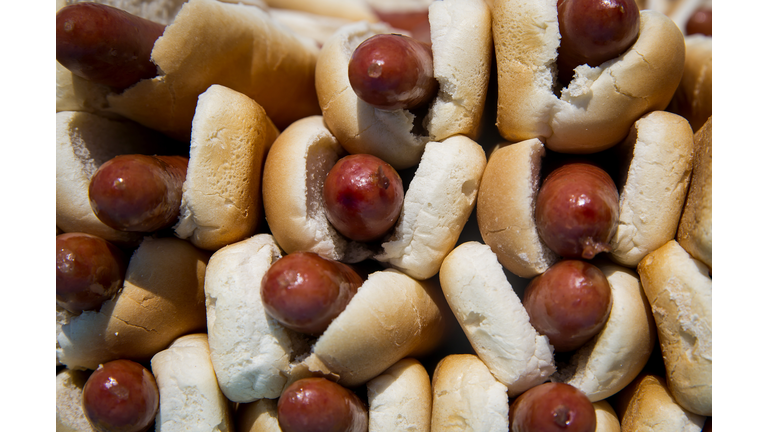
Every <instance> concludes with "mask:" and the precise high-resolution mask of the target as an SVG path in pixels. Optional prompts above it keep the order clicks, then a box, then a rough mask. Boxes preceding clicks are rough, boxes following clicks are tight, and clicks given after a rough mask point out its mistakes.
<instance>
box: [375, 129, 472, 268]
mask: <svg viewBox="0 0 768 432" xmlns="http://www.w3.org/2000/svg"><path fill="white" fill-rule="evenodd" d="M485 164H486V161H485V151H484V150H483V148H482V147H481V146H480V145H479V144H477V143H476V142H474V141H472V140H471V139H469V138H467V137H466V136H463V135H454V136H452V137H450V138H447V139H446V140H445V141H442V142H433V141H430V142H428V143H427V145H426V147H425V148H424V153H423V154H422V157H421V161H420V162H419V166H418V168H417V169H416V173H415V174H414V176H413V178H412V179H411V181H410V183H409V185H408V189H407V190H406V191H405V197H404V200H403V209H402V212H401V214H400V219H399V220H398V221H397V223H396V224H395V228H394V231H393V233H392V235H391V236H390V237H389V238H387V240H386V241H385V242H384V243H383V244H382V245H381V246H382V249H383V250H382V252H381V253H379V254H377V255H375V256H374V257H373V258H374V259H375V260H377V261H380V262H382V263H386V264H387V265H390V266H392V267H394V268H396V269H398V270H400V271H402V272H403V273H405V274H407V275H409V276H411V277H413V278H416V279H428V278H431V277H432V276H434V275H436V274H437V272H438V271H439V270H440V264H442V262H443V259H444V258H445V256H446V255H448V253H449V252H450V251H451V250H452V249H453V247H454V246H455V245H456V241H457V240H458V238H459V235H460V234H461V231H462V229H464V225H466V223H467V220H468V219H469V215H470V213H472V210H473V209H474V208H475V203H476V200H477V192H478V189H479V187H480V179H481V178H482V176H483V171H484V170H485Z"/></svg>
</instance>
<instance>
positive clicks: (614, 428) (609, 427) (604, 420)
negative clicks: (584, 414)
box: [592, 400, 621, 432]
mask: <svg viewBox="0 0 768 432" xmlns="http://www.w3.org/2000/svg"><path fill="white" fill-rule="evenodd" d="M592 406H593V407H595V417H596V418H597V427H596V428H595V432H621V423H619V417H618V416H617V415H616V411H614V409H613V407H612V406H611V404H609V403H608V402H606V401H604V400H602V401H599V402H592Z"/></svg>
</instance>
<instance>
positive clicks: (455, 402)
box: [431, 354, 509, 432]
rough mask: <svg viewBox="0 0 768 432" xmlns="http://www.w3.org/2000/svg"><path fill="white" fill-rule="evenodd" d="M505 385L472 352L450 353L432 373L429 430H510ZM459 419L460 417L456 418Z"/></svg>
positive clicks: (436, 431)
mask: <svg viewBox="0 0 768 432" xmlns="http://www.w3.org/2000/svg"><path fill="white" fill-rule="evenodd" d="M506 390H507V389H506V386H505V385H504V384H502V383H500V382H499V381H497V380H496V378H494V376H493V375H492V374H491V372H490V371H489V370H488V367H487V366H486V365H485V363H483V361H481V360H480V359H479V358H478V357H477V356H475V355H473V354H452V355H449V356H447V357H445V358H443V359H442V360H440V362H439V363H438V364H437V367H436V368H435V371H434V373H433V377H432V398H433V400H432V429H431V430H432V431H433V432H439V431H467V432H469V431H488V432H496V431H498V432H507V431H509V399H508V398H507V392H506ZM457 419H461V421H456V420H457Z"/></svg>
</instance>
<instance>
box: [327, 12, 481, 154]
mask: <svg viewBox="0 0 768 432" xmlns="http://www.w3.org/2000/svg"><path fill="white" fill-rule="evenodd" d="M429 16H430V25H431V35H432V51H433V59H434V61H433V66H434V76H435V77H436V78H437V80H438V82H439V83H440V89H441V90H440V91H439V93H438V96H437V98H436V99H435V100H434V101H432V102H431V104H430V107H429V113H428V114H427V115H426V118H425V119H424V122H423V125H418V124H415V122H417V121H421V120H420V119H417V118H416V117H415V116H414V115H413V114H412V113H410V112H409V111H407V110H402V109H400V110H393V111H387V110H381V109H377V108H374V107H373V106H371V105H369V104H368V103H366V102H364V101H362V100H361V99H359V98H358V97H357V95H356V94H355V92H354V91H353V90H352V87H351V85H350V83H349V76H348V65H349V60H350V58H351V56H352V53H353V51H354V49H355V48H356V47H357V46H358V45H359V44H360V43H362V42H363V41H364V40H366V39H368V38H369V37H371V36H374V35H375V34H380V33H389V32H390V31H391V29H390V28H388V27H386V26H384V25H380V24H370V23H364V22H361V23H356V24H352V25H350V26H346V27H343V28H341V29H339V31H338V32H336V34H335V35H334V36H333V37H332V38H331V39H330V40H329V41H328V43H326V44H325V45H324V46H323V49H322V50H321V52H320V55H319V57H318V60H317V73H316V77H317V78H316V87H317V95H318V100H319V102H320V106H321V108H322V111H323V116H324V118H325V120H326V122H327V124H328V128H329V129H330V130H331V131H332V132H333V134H334V135H335V136H336V137H337V139H338V140H339V142H340V143H341V145H342V146H343V147H344V148H345V149H346V150H347V151H348V152H349V153H353V154H354V153H369V154H372V155H374V156H377V157H379V158H381V159H383V160H384V161H386V162H387V163H389V164H391V165H392V166H393V167H394V168H395V169H404V168H408V167H411V166H414V165H416V164H417V163H418V162H419V159H420V157H421V153H422V152H423V149H424V146H425V145H426V143H427V142H428V141H442V140H444V139H445V138H447V137H449V136H452V135H457V134H462V135H466V136H468V137H470V138H476V137H477V134H478V132H479V126H480V118H481V116H482V112H483V107H484V103H485V96H486V92H487V86H488V79H489V75H490V62H491V54H492V53H491V40H492V38H491V30H490V29H491V14H490V10H489V8H488V7H487V5H486V4H485V2H483V1H482V0H472V1H466V0H465V1H454V0H446V1H441V2H434V3H432V4H431V5H430V12H429ZM456 46H461V47H462V49H461V50H456V49H455V48H456ZM421 126H423V127H424V128H425V129H426V132H425V133H423V134H415V133H412V132H411V131H412V130H413V129H414V127H416V128H419V127H421Z"/></svg>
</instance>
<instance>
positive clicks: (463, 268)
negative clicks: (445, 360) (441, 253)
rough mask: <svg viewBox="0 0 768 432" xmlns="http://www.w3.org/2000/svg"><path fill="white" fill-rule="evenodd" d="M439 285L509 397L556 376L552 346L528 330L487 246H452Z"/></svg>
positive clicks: (516, 299)
mask: <svg viewBox="0 0 768 432" xmlns="http://www.w3.org/2000/svg"><path fill="white" fill-rule="evenodd" d="M440 285H441V287H442V288H443V293H444V294H445V298H446V300H447V301H448V305H449V306H450V308H451V310H452V311H453V314H454V315H455V316H456V319H457V320H458V322H459V325H460V326H461V328H462V330H463V331H464V333H465V334H466V335H467V339H469V342H470V344H471V345H472V347H473V348H474V350H475V352H476V353H477V356H478V357H479V358H480V359H481V360H482V361H483V362H484V363H485V364H486V365H487V366H488V369H489V370H490V371H491V373H492V374H493V375H494V376H495V377H496V379H497V380H499V381H500V382H501V383H503V384H504V385H506V386H507V388H508V392H509V394H510V396H516V395H518V394H521V393H523V392H524V391H525V390H528V389H529V388H531V387H533V386H535V385H536V384H541V383H543V382H544V381H546V380H547V379H548V378H549V377H550V375H552V373H553V372H555V365H554V357H553V349H552V346H551V345H550V344H549V342H548V341H547V338H546V337H544V336H541V335H539V334H538V333H537V332H536V330H535V329H534V328H533V326H532V325H531V323H530V321H529V318H528V313H527V312H526V310H525V308H524V307H523V304H522V302H521V301H520V298H519V297H518V296H517V294H515V292H514V291H513V290H512V287H511V285H510V283H509V282H508V280H507V278H506V275H505V274H504V270H503V268H502V266H501V264H499V261H498V260H497V259H496V256H495V254H494V253H493V251H492V250H491V248H490V247H489V246H487V245H484V244H481V243H478V242H466V243H462V244H461V245H459V246H457V247H456V248H455V249H454V250H453V251H451V253H449V254H448V256H447V257H446V258H445V260H444V261H443V265H442V266H441V267H440Z"/></svg>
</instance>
